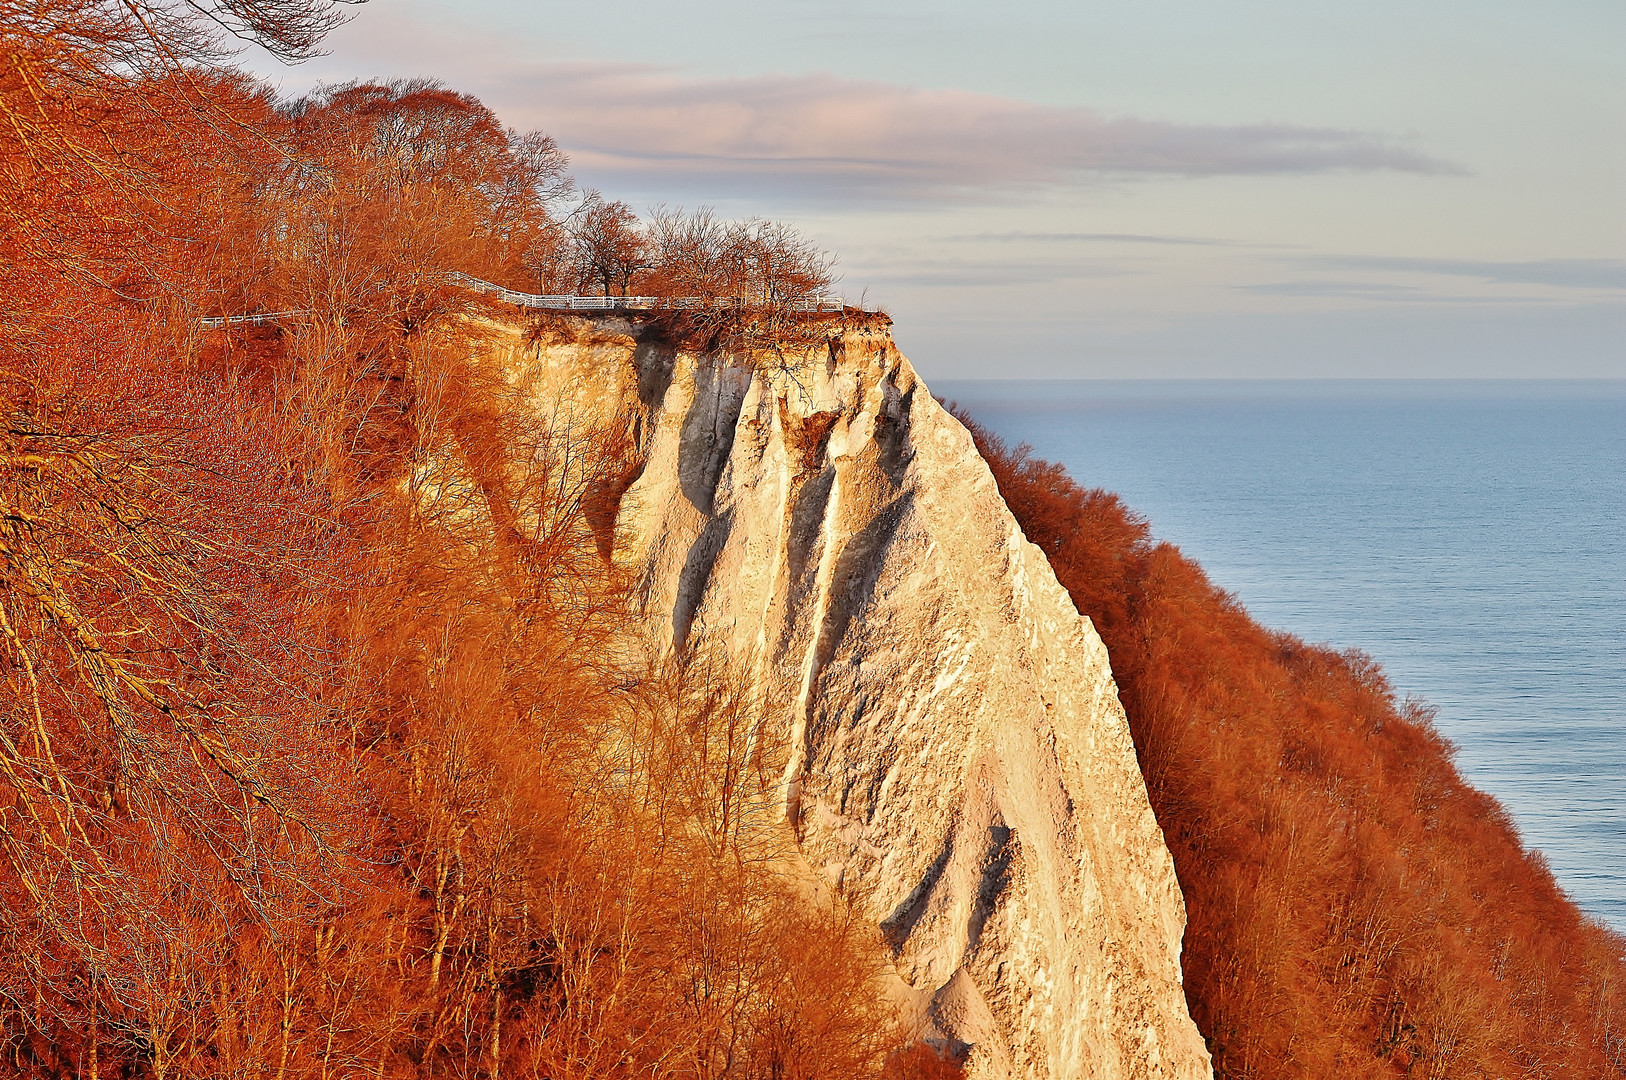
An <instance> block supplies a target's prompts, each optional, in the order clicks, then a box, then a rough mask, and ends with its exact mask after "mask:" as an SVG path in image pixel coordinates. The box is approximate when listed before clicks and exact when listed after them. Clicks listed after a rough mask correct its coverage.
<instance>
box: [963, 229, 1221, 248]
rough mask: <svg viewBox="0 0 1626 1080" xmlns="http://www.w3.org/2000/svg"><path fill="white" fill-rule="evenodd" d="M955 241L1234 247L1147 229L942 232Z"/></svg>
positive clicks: (1205, 238) (1194, 237)
mask: <svg viewBox="0 0 1626 1080" xmlns="http://www.w3.org/2000/svg"><path fill="white" fill-rule="evenodd" d="M943 239H944V240H946V241H948V242H949V243H956V244H962V243H965V244H977V243H983V244H1152V245H1169V246H1174V247H1238V246H1240V245H1239V243H1238V241H1235V240H1216V239H1213V238H1211V237H1206V236H1158V235H1154V234H1150V233H1085V232H985V233H961V234H959V235H956V236H945V237H944V238H943Z"/></svg>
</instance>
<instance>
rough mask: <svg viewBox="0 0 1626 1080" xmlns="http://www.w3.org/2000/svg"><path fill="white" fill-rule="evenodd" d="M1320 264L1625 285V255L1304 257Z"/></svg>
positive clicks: (1502, 281)
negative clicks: (1467, 257)
mask: <svg viewBox="0 0 1626 1080" xmlns="http://www.w3.org/2000/svg"><path fill="white" fill-rule="evenodd" d="M1302 261H1305V262H1309V263H1312V264H1313V265H1317V266H1330V267H1337V268H1339V269H1344V270H1370V271H1378V272H1381V273H1391V274H1392V273H1402V274H1431V275H1439V276H1444V277H1465V278H1476V279H1478V280H1480V281H1487V282H1492V283H1494V284H1498V285H1546V286H1549V287H1551V288H1559V289H1606V290H1613V289H1626V259H1524V260H1513V261H1494V260H1488V259H1428V258H1406V257H1396V256H1381V255H1328V256H1322V257H1319V258H1316V259H1312V260H1302Z"/></svg>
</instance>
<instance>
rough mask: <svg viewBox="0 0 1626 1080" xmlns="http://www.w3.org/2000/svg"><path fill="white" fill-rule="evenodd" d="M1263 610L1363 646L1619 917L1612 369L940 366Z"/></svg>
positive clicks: (1009, 436)
mask: <svg viewBox="0 0 1626 1080" xmlns="http://www.w3.org/2000/svg"><path fill="white" fill-rule="evenodd" d="M932 390H933V392H934V393H936V394H937V395H938V396H939V397H942V398H944V399H945V400H950V401H957V402H958V403H959V404H960V405H962V406H963V407H964V408H965V409H967V410H968V411H969V412H970V413H971V415H972V416H974V417H975V418H976V419H977V420H979V421H980V422H982V423H983V424H984V425H985V426H987V427H989V428H991V429H992V430H993V431H995V432H997V433H998V434H999V435H1000V436H1002V437H1003V438H1005V439H1006V440H1008V441H1011V442H1017V443H1023V442H1025V443H1028V444H1030V445H1031V446H1032V447H1033V448H1034V450H1035V452H1036V453H1037V454H1038V456H1040V457H1043V458H1047V459H1049V460H1052V461H1059V462H1061V463H1063V464H1064V465H1066V466H1067V469H1068V471H1069V472H1070V473H1071V474H1072V475H1073V477H1074V479H1076V480H1078V481H1079V482H1080V483H1082V484H1084V485H1085V486H1087V487H1101V488H1106V489H1107V490H1109V491H1115V492H1117V493H1118V494H1120V495H1121V496H1123V498H1124V500H1125V501H1126V502H1127V503H1128V504H1129V505H1130V506H1131V507H1133V508H1134V509H1135V510H1136V511H1138V512H1139V513H1141V514H1142V515H1144V516H1146V517H1147V518H1148V519H1149V520H1150V521H1151V525H1152V531H1153V533H1154V535H1156V536H1157V537H1158V538H1159V539H1162V540H1167V541H1170V542H1172V543H1174V544H1176V545H1178V546H1179V548H1180V549H1181V550H1182V551H1183V552H1184V553H1185V554H1186V555H1188V556H1191V557H1192V558H1194V559H1196V560H1197V562H1199V563H1201V564H1202V566H1203V568H1204V570H1206V571H1207V573H1208V575H1209V578H1210V579H1211V580H1212V581H1214V582H1215V584H1217V585H1219V586H1220V587H1221V588H1224V589H1226V590H1227V591H1229V592H1231V593H1233V594H1235V595H1236V596H1237V597H1238V598H1239V599H1240V600H1241V601H1242V602H1243V604H1245V605H1246V607H1247V608H1248V610H1249V612H1250V613H1251V614H1252V615H1253V616H1254V617H1255V618H1256V619H1257V620H1258V621H1259V622H1261V623H1263V624H1265V625H1267V626H1270V627H1274V628H1276V629H1281V630H1286V631H1289V632H1291V633H1293V634H1296V635H1298V636H1300V637H1302V638H1305V639H1307V640H1309V641H1313V642H1328V643H1331V644H1332V645H1335V646H1337V647H1339V648H1348V647H1355V648H1359V649H1361V650H1364V651H1365V652H1367V653H1369V654H1371V655H1372V656H1373V657H1375V658H1376V659H1377V660H1378V661H1379V662H1380V663H1381V664H1382V666H1383V668H1384V670H1385V671H1386V672H1387V673H1388V677H1389V679H1390V681H1391V682H1392V683H1393V685H1394V687H1395V689H1396V691H1397V693H1399V694H1400V695H1402V696H1404V695H1408V694H1410V695H1415V696H1417V697H1420V698H1423V699H1424V700H1426V701H1427V702H1428V703H1429V704H1431V705H1433V706H1435V707H1436V708H1437V709H1438V710H1439V712H1438V717H1437V720H1436V723H1437V725H1438V727H1439V728H1440V730H1441V731H1442V732H1443V733H1444V734H1445V735H1446V736H1448V737H1449V738H1450V739H1451V740H1452V741H1453V742H1455V744H1456V746H1457V747H1458V756H1457V765H1458V768H1459V769H1460V770H1461V771H1462V772H1463V773H1464V775H1465V776H1466V777H1467V778H1468V780H1469V781H1470V782H1471V783H1473V784H1474V785H1475V786H1476V787H1478V788H1480V789H1481V790H1483V791H1486V792H1489V793H1490V794H1492V795H1494V796H1496V798H1498V799H1499V800H1500V801H1501V802H1502V804H1503V805H1504V806H1505V807H1506V808H1507V809H1508V810H1509V811H1510V812H1511V813H1512V815H1513V817H1514V819H1515V821H1516V822H1517V823H1518V827H1519V830H1520V833H1521V835H1522V837H1523V839H1524V841H1525V843H1526V844H1527V845H1528V846H1531V847H1534V848H1537V849H1539V850H1540V851H1541V852H1542V854H1543V855H1544V856H1545V857H1546V859H1547V860H1548V863H1549V865H1550V866H1551V867H1552V870H1553V872H1554V874H1555V875H1556V876H1557V878H1558V880H1559V883H1560V884H1561V885H1562V886H1563V887H1564V889H1565V890H1566V891H1567V892H1568V893H1569V895H1570V896H1571V897H1572V898H1573V899H1574V900H1575V901H1576V902H1577V903H1578V904H1579V905H1580V906H1581V908H1582V909H1583V910H1585V911H1586V912H1588V913H1589V914H1591V915H1594V916H1596V917H1598V918H1599V919H1602V920H1603V921H1604V922H1606V923H1608V924H1609V925H1610V926H1612V927H1613V928H1614V929H1616V930H1618V931H1621V932H1626V380H1619V381H1616V380H1602V381H1592V380H1587V381H1568V380H1566V381H1513V380H1461V381H1458V380H1440V381H1436V380H1394V381H1390V380H1347V381H1346V380H1281V381H1276V380H1263V381H1252V380H1223V381H1188V380H1125V381H1097V380H1088V381H1047V380H1023V381H1014V380H1012V381H1004V380H978V381H941V380H940V381H937V382H935V383H933V384H932Z"/></svg>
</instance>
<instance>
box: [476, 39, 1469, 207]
mask: <svg viewBox="0 0 1626 1080" xmlns="http://www.w3.org/2000/svg"><path fill="white" fill-rule="evenodd" d="M508 81H509V84H510V85H509V87H508V89H507V93H508V94H512V95H513V97H514V98H515V99H516V100H519V101H525V102H527V103H529V104H527V105H521V106H519V107H518V108H513V107H510V108H505V109H504V112H505V114H515V113H524V114H526V115H525V119H526V120H527V121H528V122H530V123H534V124H535V126H538V127H541V128H543V129H545V130H547V131H550V132H552V133H553V134H554V135H555V136H557V137H558V139H559V141H560V143H561V144H562V145H564V146H565V147H566V148H567V149H569V150H570V152H571V153H572V155H573V157H574V158H575V160H576V162H577V165H578V167H579V168H581V170H582V171H583V172H584V173H585V174H586V175H588V176H589V177H591V178H593V179H595V180H598V181H600V182H602V183H604V184H606V185H610V186H614V187H616V188H619V189H626V188H641V189H651V188H658V189H661V190H666V191H671V190H674V189H689V190H697V191H707V192H714V193H717V194H720V195H726V194H733V193H738V192H744V193H749V192H761V191H763V190H764V189H771V190H776V191H779V192H782V193H785V194H793V195H803V196H813V197H821V196H823V197H839V198H849V199H850V198H854V197H858V198H867V199H872V200H882V201H899V202H903V201H909V200H928V201H933V202H944V201H950V202H952V201H958V200H961V199H965V198H975V197H985V196H986V195H987V193H989V192H990V191H1013V190H1020V189H1024V188H1026V189H1031V188H1035V187H1042V186H1047V185H1057V184H1067V183H1076V182H1079V181H1080V180H1084V179H1089V178H1098V179H1099V178H1133V177H1152V176H1164V177H1169V176H1187V177H1199V176H1219V175H1237V174H1294V173H1323V172H1337V171H1351V170H1391V171H1401V172H1410V173H1420V174H1455V173H1460V172H1461V171H1462V170H1461V169H1460V168H1458V167H1457V166H1454V165H1452V164H1450V163H1448V162H1445V161H1442V160H1440V159H1438V158H1434V157H1431V156H1429V155H1427V154H1425V153H1423V152H1421V151H1418V150H1416V149H1413V148H1411V147H1408V146H1405V145H1403V144H1400V143H1397V142H1396V141H1394V140H1392V139H1389V138H1387V137H1384V136H1382V135H1377V134H1373V133H1369V132H1361V131H1348V130H1344V129H1340V128H1320V127H1304V126H1295V125H1289V124H1249V125H1235V126H1211V125H1196V124H1179V123H1173V122H1167V121H1159V120H1144V119H1138V118H1134V117H1106V116H1103V115H1101V114H1099V113H1096V112H1094V111H1091V110H1089V109H1085V108H1077V107H1064V106H1055V105H1040V104H1034V103H1032V102H1026V101H1019V100H1015V99H1011V98H1002V97H995V96H992V95H987V94H977V93H971V92H968V91H963V90H927V89H919V88H915V87H909V86H901V85H897V84H894V83H886V82H878V81H875V82H871V81H860V80H852V79H842V78H836V77H834V76H830V75H786V76H778V75H775V76H761V77H756V78H722V79H718V78H712V79H701V78H689V77H684V76H681V75H679V74H677V73H674V72H672V71H668V70H665V69H660V68H652V67H637V66H631V65H623V64H605V63H576V64H545V63H544V64H539V65H535V66H531V65H516V66H515V68H514V69H513V70H511V71H510V72H508ZM516 81H517V85H515V83H516Z"/></svg>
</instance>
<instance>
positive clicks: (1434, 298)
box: [1232, 281, 1547, 305]
mask: <svg viewBox="0 0 1626 1080" xmlns="http://www.w3.org/2000/svg"><path fill="white" fill-rule="evenodd" d="M1232 288H1233V289H1235V290H1236V291H1238V292H1246V293H1253V294H1255V295H1258V296H1285V297H1294V298H1302V299H1315V300H1368V301H1379V302H1382V303H1388V304H1395V303H1399V304H1503V305H1505V304H1509V303H1537V304H1539V303H1543V302H1547V301H1544V300H1543V298H1541V297H1534V296H1528V297H1526V296H1514V297H1510V296H1462V295H1458V294H1450V293H1442V292H1437V291H1435V290H1431V289H1419V288H1415V287H1413V286H1409V285H1393V284H1389V283H1386V282H1381V281H1268V282H1263V283H1261V284H1257V285H1233V286H1232Z"/></svg>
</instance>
